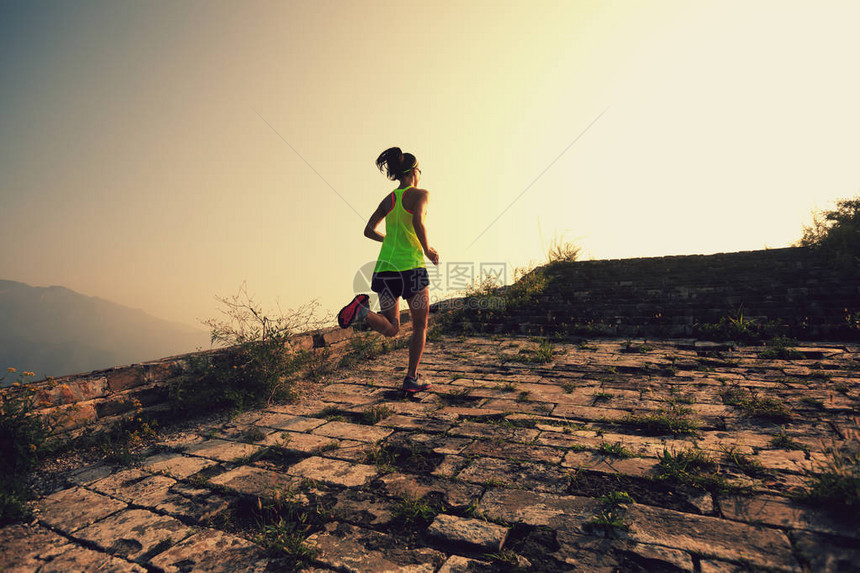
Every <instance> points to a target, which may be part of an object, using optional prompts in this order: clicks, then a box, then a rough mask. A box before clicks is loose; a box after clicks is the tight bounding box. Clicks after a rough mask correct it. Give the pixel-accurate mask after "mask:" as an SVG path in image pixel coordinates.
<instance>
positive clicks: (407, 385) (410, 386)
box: [403, 374, 433, 394]
mask: <svg viewBox="0 0 860 573" xmlns="http://www.w3.org/2000/svg"><path fill="white" fill-rule="evenodd" d="M420 377H421V375H420V374H417V375H416V376H415V378H413V377H412V376H407V377H406V378H404V379H403V391H404V392H410V393H412V394H414V393H415V392H423V391H424V390H429V389H430V388H432V387H433V385H432V384H430V383H429V382H427V383H425V384H422V383H420V382H418V378H420Z"/></svg>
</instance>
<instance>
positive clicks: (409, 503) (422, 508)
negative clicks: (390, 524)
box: [393, 495, 440, 527]
mask: <svg viewBox="0 0 860 573" xmlns="http://www.w3.org/2000/svg"><path fill="white" fill-rule="evenodd" d="M393 513H394V518H395V519H396V520H397V521H399V522H400V523H401V524H403V525H405V526H409V527H423V526H427V525H430V522H432V521H433V519H434V518H435V517H436V516H437V515H438V514H439V513H440V509H438V508H436V507H434V506H433V505H431V504H430V502H429V501H427V499H425V498H419V497H413V496H409V495H404V496H402V497H400V498H399V499H398V500H397V503H396V505H395V506H394V512H393Z"/></svg>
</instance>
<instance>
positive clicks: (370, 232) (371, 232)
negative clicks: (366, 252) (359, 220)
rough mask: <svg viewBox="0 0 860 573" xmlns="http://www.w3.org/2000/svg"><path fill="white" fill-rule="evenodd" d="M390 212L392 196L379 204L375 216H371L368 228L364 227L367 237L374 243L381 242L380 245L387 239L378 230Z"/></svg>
mask: <svg viewBox="0 0 860 573" xmlns="http://www.w3.org/2000/svg"><path fill="white" fill-rule="evenodd" d="M390 210H391V196H390V195H389V196H388V197H386V198H385V199H383V200H382V201H381V202H380V203H379V207H377V208H376V211H374V212H373V215H371V216H370V220H368V221H367V226H366V227H364V236H365V237H367V238H368V239H372V240H374V241H379V242H380V243H381V242H382V241H383V240H384V239H385V235H383V234H382V233H380V232H378V231H377V230H376V228H377V227H378V226H379V223H381V222H382V220H383V219H385V215H387V214H388V212H389V211H390Z"/></svg>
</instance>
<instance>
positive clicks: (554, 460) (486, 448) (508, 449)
mask: <svg viewBox="0 0 860 573" xmlns="http://www.w3.org/2000/svg"><path fill="white" fill-rule="evenodd" d="M463 455H466V456H470V455H471V456H491V457H494V458H506V459H510V460H523V461H533V462H545V463H549V464H558V463H560V462H561V460H562V458H563V457H564V453H563V452H561V451H560V450H557V449H554V448H547V447H542V446H534V445H525V444H512V443H510V442H503V443H495V442H492V441H487V440H479V441H476V442H474V443H472V444H471V445H470V446H468V447H467V448H465V449H464V450H463Z"/></svg>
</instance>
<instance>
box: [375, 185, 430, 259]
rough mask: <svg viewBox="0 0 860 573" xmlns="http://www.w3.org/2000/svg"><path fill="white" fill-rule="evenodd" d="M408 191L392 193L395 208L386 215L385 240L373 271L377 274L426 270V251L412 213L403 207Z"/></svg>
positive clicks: (399, 190) (396, 190) (402, 190)
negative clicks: (422, 246)
mask: <svg viewBox="0 0 860 573" xmlns="http://www.w3.org/2000/svg"><path fill="white" fill-rule="evenodd" d="M406 189H411V187H406ZM406 189H395V190H394V191H392V192H391V196H392V197H393V199H394V206H393V207H392V208H391V210H390V211H389V212H388V214H387V215H385V239H383V241H382V248H381V249H380V250H379V258H378V259H377V260H376V267H375V268H374V269H373V272H375V273H379V272H383V271H408V270H410V269H417V268H424V249H422V248H421V242H420V241H419V240H418V235H416V234H415V227H413V226H412V213H410V212H409V211H407V210H406V209H405V208H404V207H403V193H404V192H405V191H406Z"/></svg>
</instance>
